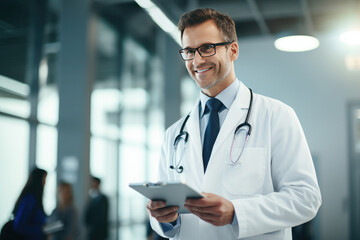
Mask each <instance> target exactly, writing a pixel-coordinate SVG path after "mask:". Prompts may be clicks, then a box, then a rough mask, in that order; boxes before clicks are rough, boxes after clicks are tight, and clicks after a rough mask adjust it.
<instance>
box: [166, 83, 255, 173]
mask: <svg viewBox="0 0 360 240" xmlns="http://www.w3.org/2000/svg"><path fill="white" fill-rule="evenodd" d="M249 91H250V103H249V109H248V112H247V114H246V118H245V122H243V123H241V124H239V125H238V126H237V127H236V129H235V132H234V138H235V136H236V134H237V133H238V132H239V131H240V129H242V128H244V127H247V129H248V130H247V136H246V139H247V138H248V137H249V136H250V134H251V124H250V123H249V117H250V113H251V107H252V102H253V92H252V90H251V88H249ZM189 117H190V113H189V114H188V115H187V116H186V118H185V120H184V122H183V124H182V125H181V128H180V131H179V133H178V135H177V136H176V137H175V140H174V145H173V151H172V156H171V162H170V169H172V170H175V171H176V172H177V173H182V172H183V171H184V167H183V166H181V162H182V158H183V156H184V152H185V150H186V145H187V142H188V140H189V133H188V132H187V131H184V128H185V125H186V122H187V121H188V119H189ZM181 140H183V145H184V146H183V148H182V150H181V153H180V159H179V161H176V152H177V147H178V145H179V143H180V142H181ZM236 161H238V160H236Z"/></svg>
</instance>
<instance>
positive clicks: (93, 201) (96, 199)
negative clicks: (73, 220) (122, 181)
mask: <svg viewBox="0 0 360 240" xmlns="http://www.w3.org/2000/svg"><path fill="white" fill-rule="evenodd" d="M100 183H101V180H100V179H99V178H97V177H91V183H90V184H91V187H90V191H89V200H88V203H87V206H86V209H85V225H86V228H87V239H89V240H102V239H107V237H108V231H109V229H108V227H109V224H108V212H109V203H108V199H107V197H106V196H105V195H104V194H102V193H101V192H100Z"/></svg>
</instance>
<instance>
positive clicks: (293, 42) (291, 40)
mask: <svg viewBox="0 0 360 240" xmlns="http://www.w3.org/2000/svg"><path fill="white" fill-rule="evenodd" d="M274 45H275V47H276V49H278V50H280V51H285V52H305V51H310V50H313V49H315V48H317V47H318V46H319V45H320V44H319V40H317V38H315V37H311V36H306V35H294V36H287V37H282V38H278V39H276V40H275V43H274Z"/></svg>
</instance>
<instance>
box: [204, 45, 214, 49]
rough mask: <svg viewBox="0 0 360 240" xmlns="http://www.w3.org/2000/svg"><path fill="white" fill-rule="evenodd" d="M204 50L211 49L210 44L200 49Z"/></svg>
mask: <svg viewBox="0 0 360 240" xmlns="http://www.w3.org/2000/svg"><path fill="white" fill-rule="evenodd" d="M202 48H203V49H204V50H209V49H211V48H213V45H212V44H208V45H205V46H203V47H202Z"/></svg>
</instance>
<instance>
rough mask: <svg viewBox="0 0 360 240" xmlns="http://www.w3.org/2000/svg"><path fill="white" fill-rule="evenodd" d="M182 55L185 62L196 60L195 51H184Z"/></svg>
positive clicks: (181, 52) (181, 51)
mask: <svg viewBox="0 0 360 240" xmlns="http://www.w3.org/2000/svg"><path fill="white" fill-rule="evenodd" d="M180 54H181V57H182V58H183V59H184V60H191V59H193V58H194V50H193V49H182V50H180Z"/></svg>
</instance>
